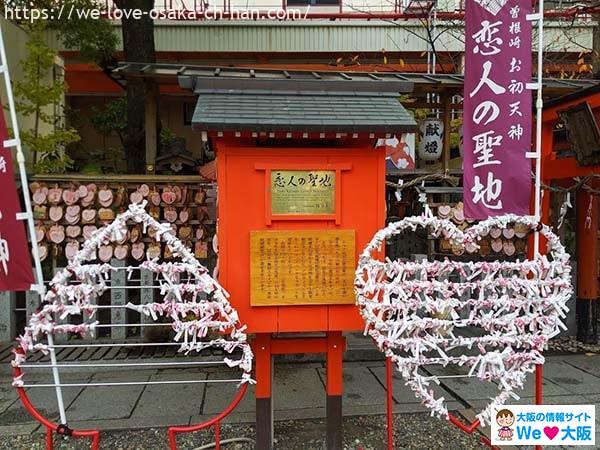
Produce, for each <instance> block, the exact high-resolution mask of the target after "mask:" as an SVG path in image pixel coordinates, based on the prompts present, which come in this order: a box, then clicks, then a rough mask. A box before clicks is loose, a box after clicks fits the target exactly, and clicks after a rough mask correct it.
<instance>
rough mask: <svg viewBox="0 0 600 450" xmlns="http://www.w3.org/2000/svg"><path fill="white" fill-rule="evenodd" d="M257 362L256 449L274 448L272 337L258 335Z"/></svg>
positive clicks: (255, 352) (255, 354)
mask: <svg viewBox="0 0 600 450" xmlns="http://www.w3.org/2000/svg"><path fill="white" fill-rule="evenodd" d="M254 356H255V362H256V448H257V449H261V450H270V449H272V448H273V396H272V385H273V355H272V353H271V335H270V334H269V333H258V334H257V335H256V338H255V339H254Z"/></svg>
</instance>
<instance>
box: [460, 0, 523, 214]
mask: <svg viewBox="0 0 600 450" xmlns="http://www.w3.org/2000/svg"><path fill="white" fill-rule="evenodd" d="M466 5H467V7H466V19H465V85H464V88H465V93H464V118H465V120H464V160H463V168H464V196H463V198H464V202H465V215H466V216H467V217H469V218H472V219H486V218H488V217H493V216H496V215H501V214H507V213H513V214H519V215H526V214H529V195H528V194H529V192H531V176H530V174H531V161H530V160H529V159H528V158H529V157H531V154H529V153H530V152H531V128H532V127H531V123H532V117H531V114H532V113H531V110H532V105H531V101H532V100H531V98H532V95H531V89H532V86H531V83H530V82H531V73H532V67H531V65H532V61H531V60H532V58H531V35H532V32H531V30H532V25H531V22H530V20H528V18H527V15H528V14H529V13H530V12H531V8H532V7H531V1H529V0H503V1H501V2H498V1H490V0H476V1H469V2H467V4H466Z"/></svg>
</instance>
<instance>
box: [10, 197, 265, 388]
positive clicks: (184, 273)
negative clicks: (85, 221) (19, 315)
mask: <svg viewBox="0 0 600 450" xmlns="http://www.w3.org/2000/svg"><path fill="white" fill-rule="evenodd" d="M145 206H146V202H145V201H144V202H143V203H141V204H131V205H129V208H128V210H127V211H125V212H124V213H122V214H119V215H118V216H117V217H116V218H115V219H114V221H113V222H112V223H110V224H109V225H107V226H105V227H103V228H100V229H98V230H97V231H95V232H94V233H93V234H92V235H91V237H90V238H89V239H87V240H86V241H85V243H84V244H83V246H82V248H81V249H80V250H79V251H78V252H77V253H76V254H75V255H74V256H73V258H72V259H71V261H70V262H69V265H68V266H67V267H66V268H65V269H63V270H62V271H60V272H58V273H57V274H56V275H55V276H54V278H53V280H52V282H51V283H50V289H49V291H48V293H47V294H46V296H45V299H44V303H43V306H42V307H41V308H40V310H38V311H37V312H36V313H34V314H33V315H32V317H31V319H30V322H29V324H28V326H27V327H26V328H25V331H24V333H23V335H22V336H20V337H19V338H18V342H19V348H18V349H17V351H16V352H15V358H14V360H13V362H12V364H13V366H14V367H16V368H19V367H20V366H21V365H22V364H23V363H24V362H25V361H26V358H27V355H28V354H29V353H30V352H32V351H41V352H43V353H47V352H48V351H49V350H50V348H49V346H48V345H47V344H46V343H44V337H45V336H47V335H56V334H60V333H63V334H64V333H75V334H77V335H79V336H85V335H89V334H92V333H94V331H95V329H96V327H97V325H98V321H97V320H94V318H95V317H96V313H97V310H98V309H99V306H98V305H96V300H97V299H98V298H99V297H100V296H101V295H102V294H103V293H104V292H105V291H106V290H107V289H108V288H109V287H110V283H109V281H108V279H109V275H110V273H111V271H113V270H117V269H119V270H125V271H127V272H128V274H129V277H131V275H132V273H133V271H134V270H137V269H140V268H142V269H148V270H150V271H152V272H153V273H155V274H156V277H157V280H158V283H159V288H160V293H161V296H162V297H163V298H162V301H160V302H154V303H145V304H139V305H134V304H131V303H129V304H127V305H124V306H125V307H126V308H127V309H131V310H134V311H137V312H139V313H141V314H143V315H144V316H147V317H149V318H151V319H152V320H154V321H156V320H158V319H159V318H160V317H164V318H166V319H169V320H170V322H171V327H172V329H173V331H174V332H175V337H174V340H175V341H176V342H179V343H180V344H181V345H180V347H179V352H183V353H185V354H188V353H190V352H193V351H194V352H200V351H201V350H203V349H205V348H209V347H218V348H222V349H223V350H224V351H225V352H226V353H227V354H228V355H229V357H228V358H225V359H224V362H225V363H226V364H227V365H228V366H229V367H238V368H239V369H240V370H241V372H242V377H241V383H242V384H243V383H248V382H253V381H252V380H251V377H250V372H251V369H252V358H253V355H252V350H251V349H250V345H249V344H248V342H247V340H246V334H245V333H244V329H245V326H243V325H242V324H241V323H240V321H239V318H238V314H237V312H236V311H235V309H233V307H232V306H231V305H230V303H229V301H228V300H227V297H228V294H227V292H226V291H225V290H224V289H223V288H222V287H221V286H220V285H219V284H218V282H217V281H215V280H214V279H213V278H212V277H211V276H210V274H209V273H208V270H207V269H206V268H205V267H203V266H202V265H201V264H200V263H199V262H198V261H197V260H196V259H195V258H194V255H193V253H192V252H191V251H190V250H188V248H187V247H186V246H185V245H184V244H183V243H182V242H181V241H180V240H179V239H178V238H177V237H176V236H175V234H174V233H173V230H172V228H171V225H170V224H168V223H159V222H158V221H156V220H155V219H154V218H153V217H152V216H150V214H148V213H147V212H146V210H145ZM129 224H136V225H138V226H141V227H142V232H143V233H150V234H153V235H154V238H155V240H156V241H157V242H161V241H163V242H164V243H165V244H166V245H167V246H168V248H169V250H170V252H171V253H172V255H173V257H174V258H178V259H179V261H170V262H159V260H158V258H149V259H147V260H146V261H144V262H142V263H141V264H140V266H139V267H134V266H130V267H112V266H111V265H110V264H107V263H104V264H102V263H100V264H91V263H89V261H91V260H94V259H95V258H96V251H97V249H98V248H101V247H102V246H103V245H108V244H110V243H111V242H118V241H119V240H120V239H122V238H123V237H124V236H126V235H127V232H128V225H129ZM147 254H148V255H150V252H148V253H147ZM69 281H75V282H76V283H75V284H69ZM70 316H79V317H84V318H85V319H86V321H85V322H84V323H81V324H70V323H64V322H68V318H69V317H70ZM57 320H59V321H60V322H61V323H57ZM234 351H237V352H236V354H239V355H240V356H239V359H234V358H233V353H234ZM19 372H20V371H19ZM22 378H23V375H22V374H21V375H18V376H16V377H15V379H14V381H13V385H14V386H17V387H19V386H23V384H24V381H23V379H22Z"/></svg>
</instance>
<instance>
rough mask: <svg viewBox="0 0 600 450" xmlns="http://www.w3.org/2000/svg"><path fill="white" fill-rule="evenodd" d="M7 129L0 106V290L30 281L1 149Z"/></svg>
mask: <svg viewBox="0 0 600 450" xmlns="http://www.w3.org/2000/svg"><path fill="white" fill-rule="evenodd" d="M7 139H8V131H7V129H6V124H5V122H4V115H3V112H2V107H1V105H0V192H2V201H1V202H0V291H27V290H29V289H30V288H31V285H32V284H33V272H32V270H31V258H30V256H29V247H28V245H27V237H26V235H25V227H24V224H23V223H22V222H21V221H18V220H17V213H19V212H20V211H21V205H20V204H19V197H18V194H17V186H16V184H15V178H14V173H13V165H12V157H11V153H10V152H11V151H10V149H7V148H4V141H6V140H7Z"/></svg>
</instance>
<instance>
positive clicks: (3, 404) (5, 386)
mask: <svg viewBox="0 0 600 450" xmlns="http://www.w3.org/2000/svg"><path fill="white" fill-rule="evenodd" d="M18 398H19V394H17V390H16V389H15V388H14V387H12V386H11V385H10V383H2V384H0V413H1V412H3V411H4V410H6V408H8V407H9V406H10V405H12V404H13V403H14V402H15V401H16V400H17V399H18Z"/></svg>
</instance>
